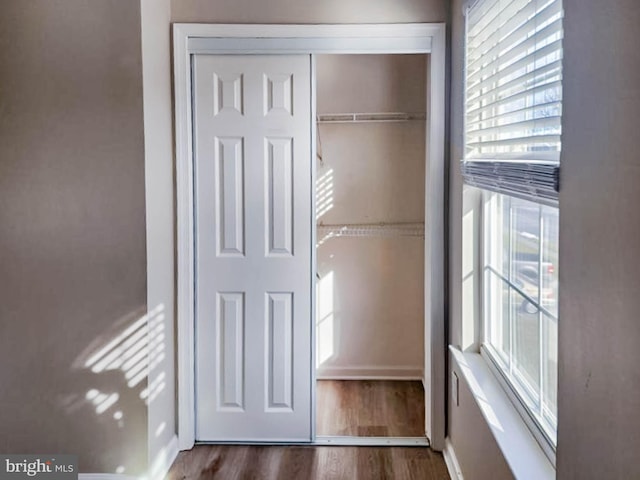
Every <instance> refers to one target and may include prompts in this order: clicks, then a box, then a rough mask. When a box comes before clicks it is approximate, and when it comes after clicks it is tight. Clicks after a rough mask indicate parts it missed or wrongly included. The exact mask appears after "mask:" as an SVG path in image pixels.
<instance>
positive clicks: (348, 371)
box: [316, 366, 422, 380]
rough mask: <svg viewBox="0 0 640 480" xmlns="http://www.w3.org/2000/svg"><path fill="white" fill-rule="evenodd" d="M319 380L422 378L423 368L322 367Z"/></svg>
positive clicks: (318, 373) (319, 369)
mask: <svg viewBox="0 0 640 480" xmlns="http://www.w3.org/2000/svg"><path fill="white" fill-rule="evenodd" d="M316 378H317V379H318V380H422V368H420V367H413V366H397V367H396V366H383V367H378V366H375V367H372V366H364V367H349V366H338V367H321V368H318V370H317V372H316Z"/></svg>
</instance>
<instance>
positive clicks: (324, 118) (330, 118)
mask: <svg viewBox="0 0 640 480" xmlns="http://www.w3.org/2000/svg"><path fill="white" fill-rule="evenodd" d="M426 118H427V114H426V113H420V112H387V113H322V114H320V115H318V116H317V118H316V120H317V122H318V123H372V122H409V121H411V120H426Z"/></svg>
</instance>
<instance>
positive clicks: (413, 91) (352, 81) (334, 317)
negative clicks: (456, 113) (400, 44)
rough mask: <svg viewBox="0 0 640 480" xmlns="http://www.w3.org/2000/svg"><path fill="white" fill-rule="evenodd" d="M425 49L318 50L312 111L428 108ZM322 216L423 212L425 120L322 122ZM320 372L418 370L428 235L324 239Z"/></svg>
mask: <svg viewBox="0 0 640 480" xmlns="http://www.w3.org/2000/svg"><path fill="white" fill-rule="evenodd" d="M425 61H426V60H425V56H423V55H320V56H318V57H317V62H316V72H317V113H318V114H331V113H383V112H384V113H387V112H424V111H425V107H426V101H425V72H426V63H425ZM318 133H319V137H320V141H321V143H322V145H321V153H322V161H318V162H317V179H318V182H319V183H321V184H322V189H323V195H322V198H318V201H317V203H318V219H317V220H318V223H319V224H324V225H343V224H377V223H385V224H388V223H413V222H423V221H424V203H425V202H424V197H425V192H424V185H425V168H424V167H425V162H424V158H425V122H424V121H420V120H419V121H409V122H379V123H346V124H345V123H341V124H327V123H322V124H320V126H319V132H318ZM318 241H319V243H320V245H319V247H318V251H317V261H318V273H319V276H320V280H319V282H318V287H319V288H318V299H317V300H318V318H317V322H319V323H318V328H317V335H318V341H319V345H318V351H319V359H318V360H319V368H318V376H319V377H320V378H322V377H333V378H335V377H367V376H380V377H398V378H408V377H414V378H415V377H418V378H420V377H422V371H423V365H424V340H423V339H424V323H423V322H424V240H423V239H422V238H421V237H398V236H373V237H356V238H353V237H347V238H329V239H325V240H324V241H323V239H322V238H321V237H320V236H319V237H318Z"/></svg>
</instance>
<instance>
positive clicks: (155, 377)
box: [58, 305, 167, 475]
mask: <svg viewBox="0 0 640 480" xmlns="http://www.w3.org/2000/svg"><path fill="white" fill-rule="evenodd" d="M164 319H165V313H164V305H158V306H157V307H155V308H154V309H153V310H151V311H149V312H147V313H144V309H139V310H137V311H134V312H132V313H130V314H127V315H125V316H124V317H122V318H121V319H119V320H118V321H116V322H114V324H113V326H112V327H111V328H109V329H108V330H107V331H106V332H104V333H103V334H102V335H100V336H99V337H98V338H96V339H95V340H94V341H93V342H92V344H91V345H89V346H88V347H87V348H85V350H84V351H83V352H82V353H81V354H80V355H79V356H78V357H77V358H76V360H75V361H74V362H73V364H72V366H71V369H72V372H73V375H72V377H73V380H72V382H73V385H74V387H75V388H74V391H73V392H72V393H63V394H61V395H60V398H59V399H58V405H59V406H60V407H61V408H62V409H63V411H64V413H65V414H66V415H67V416H68V417H73V418H74V422H77V423H82V424H86V425H90V426H91V428H87V430H91V431H93V432H95V431H96V429H95V424H98V425H100V427H101V430H102V431H103V435H99V436H96V435H95V433H94V434H93V435H92V436H91V437H90V438H87V441H90V442H92V443H95V445H94V446H95V449H98V450H99V451H101V455H102V459H101V461H102V464H103V469H104V471H105V472H108V473H118V474H129V475H140V474H143V473H144V472H145V471H146V470H147V467H148V465H147V460H148V459H147V455H146V453H147V452H146V444H147V442H146V441H144V442H142V445H141V448H140V450H139V451H138V450H137V449H136V451H132V449H131V446H130V443H131V442H130V439H131V438H137V439H141V440H143V439H144V440H146V439H147V431H148V410H147V408H148V406H149V405H150V404H151V403H152V402H153V401H154V400H155V399H156V398H157V397H158V395H160V393H161V392H162V391H163V390H165V389H166V388H167V384H166V381H165V377H166V374H165V372H163V371H158V372H156V371H155V370H154V369H155V368H156V367H157V366H158V365H159V364H160V363H161V362H162V361H163V360H164V358H165V355H166V353H165V352H166V338H165V332H164V328H165V323H164ZM150 372H151V373H150ZM79 385H81V386H82V387H79ZM166 428H167V425H166V424H160V425H158V426H157V428H156V429H155V435H156V436H159V435H161V434H162V432H163V431H164V430H165V429H166ZM152 434H153V432H152ZM118 438H120V439H122V441H120V442H118V441H117V439H118ZM142 447H144V449H143V448H142ZM80 463H81V465H82V461H81V462H80ZM80 468H81V470H82V466H81V467H80Z"/></svg>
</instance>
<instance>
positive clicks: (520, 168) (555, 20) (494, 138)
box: [462, 0, 562, 204]
mask: <svg viewBox="0 0 640 480" xmlns="http://www.w3.org/2000/svg"><path fill="white" fill-rule="evenodd" d="M466 25H467V34H466V46H467V48H466V70H465V78H466V86H465V158H464V161H463V163H462V172H463V175H464V177H465V180H466V181H467V183H470V184H472V185H476V186H479V187H481V188H487V189H489V190H494V191H498V192H501V193H506V194H508V195H516V196H522V197H525V198H527V199H532V200H535V201H540V202H543V203H548V204H554V203H555V204H557V189H558V166H559V158H560V133H561V131H560V130H561V123H560V120H561V114H562V83H561V82H562V2H561V0H478V1H477V2H476V3H475V4H473V5H472V6H471V7H470V8H469V9H468V11H467V22H466Z"/></svg>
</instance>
